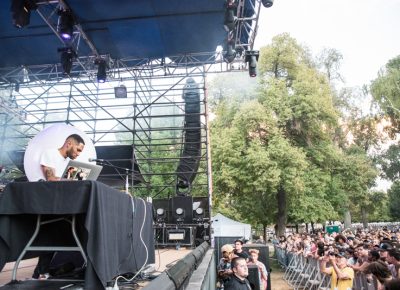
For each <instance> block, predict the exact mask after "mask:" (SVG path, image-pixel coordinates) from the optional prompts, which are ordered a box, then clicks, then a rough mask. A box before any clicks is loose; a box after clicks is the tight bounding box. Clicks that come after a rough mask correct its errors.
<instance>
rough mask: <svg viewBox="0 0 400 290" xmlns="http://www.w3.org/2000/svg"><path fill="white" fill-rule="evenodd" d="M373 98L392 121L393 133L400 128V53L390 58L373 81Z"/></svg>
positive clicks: (371, 89) (371, 88)
mask: <svg viewBox="0 0 400 290" xmlns="http://www.w3.org/2000/svg"><path fill="white" fill-rule="evenodd" d="M370 91H371V94H372V97H373V99H374V100H375V102H377V104H378V105H379V107H380V109H381V110H382V112H383V113H384V114H385V115H386V116H388V117H389V118H390V120H391V123H392V129H393V131H392V133H393V134H394V133H398V132H399V130H400V99H399V95H400V55H399V56H397V57H395V58H393V59H391V60H389V61H388V63H387V64H386V66H385V68H384V69H382V70H381V72H380V73H379V75H378V77H377V78H376V79H375V80H374V81H372V83H371V87H370Z"/></svg>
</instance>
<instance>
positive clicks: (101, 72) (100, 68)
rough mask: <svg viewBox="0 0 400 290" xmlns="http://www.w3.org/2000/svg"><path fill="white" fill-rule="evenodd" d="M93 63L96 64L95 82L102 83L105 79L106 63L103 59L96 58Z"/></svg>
mask: <svg viewBox="0 0 400 290" xmlns="http://www.w3.org/2000/svg"><path fill="white" fill-rule="evenodd" d="M94 63H95V64H97V81H98V82H99V83H104V82H105V81H106V79H107V62H106V60H105V59H103V58H98V59H96V61H95V62H94Z"/></svg>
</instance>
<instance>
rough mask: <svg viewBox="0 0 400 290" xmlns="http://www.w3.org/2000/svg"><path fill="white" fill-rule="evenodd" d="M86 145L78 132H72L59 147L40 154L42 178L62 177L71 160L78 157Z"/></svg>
mask: <svg viewBox="0 0 400 290" xmlns="http://www.w3.org/2000/svg"><path fill="white" fill-rule="evenodd" d="M84 147H85V141H83V139H82V137H81V136H79V135H78V134H72V135H70V136H68V137H67V139H65V142H64V144H63V146H62V147H61V148H59V149H54V148H53V149H47V150H45V151H44V152H43V153H42V155H41V156H40V168H41V169H42V172H41V173H42V174H41V176H42V178H38V180H40V179H43V180H46V181H57V180H60V179H61V177H62V176H61V175H62V174H63V173H64V170H65V167H67V165H68V162H69V160H71V159H76V158H77V157H78V156H79V154H81V152H82V151H83V148H84Z"/></svg>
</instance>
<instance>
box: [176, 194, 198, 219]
mask: <svg viewBox="0 0 400 290" xmlns="http://www.w3.org/2000/svg"><path fill="white" fill-rule="evenodd" d="M171 222H172V223H185V224H191V223H193V197H192V196H175V197H173V198H171Z"/></svg>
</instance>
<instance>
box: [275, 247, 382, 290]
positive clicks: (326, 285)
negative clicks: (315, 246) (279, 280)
mask: <svg viewBox="0 0 400 290" xmlns="http://www.w3.org/2000/svg"><path fill="white" fill-rule="evenodd" d="M275 256H276V259H277V261H278V263H279V264H280V266H281V267H282V268H284V269H285V274H284V275H283V279H284V280H285V281H286V282H287V283H288V284H289V286H291V287H292V288H293V289H295V290H298V289H306V290H314V289H315V290H317V289H320V290H330V289H331V276H330V275H326V274H324V273H322V272H321V270H320V267H319V261H318V260H317V259H315V258H311V257H304V256H303V255H301V254H295V253H292V252H286V250H284V249H281V248H279V247H276V246H275ZM352 289H353V290H377V282H376V279H375V278H373V277H369V278H368V277H367V275H365V274H363V273H357V274H356V275H355V277H354V280H353V288H352Z"/></svg>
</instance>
